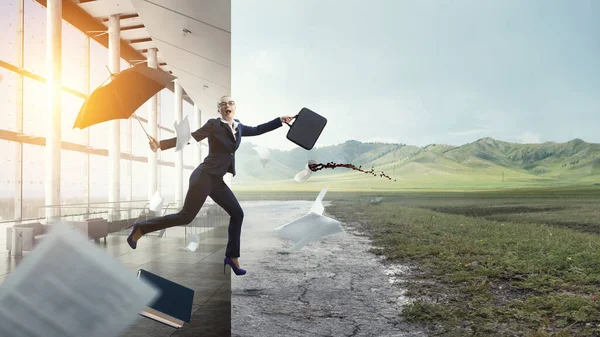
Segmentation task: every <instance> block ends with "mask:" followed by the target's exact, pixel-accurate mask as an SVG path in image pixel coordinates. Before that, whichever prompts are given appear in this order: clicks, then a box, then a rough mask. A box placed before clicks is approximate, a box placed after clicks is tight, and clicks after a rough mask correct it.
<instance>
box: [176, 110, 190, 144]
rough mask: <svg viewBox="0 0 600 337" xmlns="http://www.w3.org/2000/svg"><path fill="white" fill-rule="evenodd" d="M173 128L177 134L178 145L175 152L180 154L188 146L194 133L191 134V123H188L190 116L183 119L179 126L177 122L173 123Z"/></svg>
mask: <svg viewBox="0 0 600 337" xmlns="http://www.w3.org/2000/svg"><path fill="white" fill-rule="evenodd" d="M173 127H174V128H175V134H176V135H177V143H176V145H175V152H179V151H181V150H183V148H184V147H185V146H186V145H187V143H188V142H189V141H190V139H191V138H192V133H191V132H190V122H189V121H188V116H185V117H183V119H182V120H181V123H179V124H177V121H176V122H175V123H173Z"/></svg>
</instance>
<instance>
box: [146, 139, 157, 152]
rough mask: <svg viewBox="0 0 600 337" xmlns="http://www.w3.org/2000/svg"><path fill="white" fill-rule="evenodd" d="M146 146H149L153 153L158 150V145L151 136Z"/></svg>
mask: <svg viewBox="0 0 600 337" xmlns="http://www.w3.org/2000/svg"><path fill="white" fill-rule="evenodd" d="M148 144H150V149H151V150H152V151H154V152H156V150H158V149H160V143H159V142H158V141H157V140H156V139H155V138H153V137H152V136H150V141H149V142H148Z"/></svg>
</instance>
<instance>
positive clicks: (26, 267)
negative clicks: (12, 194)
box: [0, 222, 160, 337]
mask: <svg viewBox="0 0 600 337" xmlns="http://www.w3.org/2000/svg"><path fill="white" fill-rule="evenodd" d="M52 227H53V228H52V229H51V230H50V232H49V233H48V235H47V236H46V237H45V238H44V239H43V240H42V241H41V242H40V244H39V245H38V246H37V247H36V248H35V249H34V250H33V251H32V252H31V253H30V255H28V256H26V257H25V258H24V259H23V261H22V262H21V263H20V264H19V266H18V267H17V269H16V270H15V271H14V272H13V273H11V274H10V275H9V276H8V277H7V278H6V280H5V281H4V283H2V285H0V336H11V337H26V336H27V337H81V336H87V337H117V336H120V335H121V334H122V333H123V332H124V331H125V329H127V328H128V327H129V326H130V325H132V324H134V323H135V321H136V320H137V319H138V317H139V316H138V314H139V312H140V311H141V310H142V309H143V308H144V307H145V306H146V305H147V304H148V303H151V302H152V301H154V299H156V298H157V297H158V295H159V294H160V291H159V290H158V289H157V288H156V287H154V286H152V285H151V284H150V283H148V282H145V281H143V280H138V279H137V278H136V275H135V273H134V272H133V271H131V270H130V269H129V268H127V267H126V266H124V265H123V264H122V263H121V262H120V261H118V260H117V259H115V258H113V257H111V256H110V255H108V254H107V253H106V252H105V251H104V250H103V249H102V248H99V247H97V246H96V245H94V244H93V243H91V242H90V241H89V240H88V238H87V237H85V236H84V235H83V234H81V233H80V232H79V231H78V230H76V229H73V228H72V227H71V226H69V224H68V223H63V222H60V223H55V224H53V225H52Z"/></svg>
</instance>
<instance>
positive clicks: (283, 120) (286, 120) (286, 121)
mask: <svg viewBox="0 0 600 337" xmlns="http://www.w3.org/2000/svg"><path fill="white" fill-rule="evenodd" d="M294 118H295V117H291V116H282V117H279V119H280V120H281V123H285V124H288V123H289V122H291V121H292V119H294Z"/></svg>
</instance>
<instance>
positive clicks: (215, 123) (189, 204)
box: [136, 118, 282, 258]
mask: <svg viewBox="0 0 600 337" xmlns="http://www.w3.org/2000/svg"><path fill="white" fill-rule="evenodd" d="M235 122H237V127H236V129H235V131H236V134H234V133H233V132H232V129H231V127H230V126H229V124H227V123H225V122H223V121H222V120H221V119H220V118H213V119H210V120H208V121H207V122H206V124H204V126H202V127H201V128H200V129H198V130H196V131H194V132H193V133H192V137H194V139H195V140H196V141H201V140H203V139H205V138H208V146H209V153H208V156H206V158H205V159H204V161H203V162H202V163H201V164H200V165H198V167H197V168H196V169H195V170H194V171H193V172H192V174H191V175H190V184H189V188H188V192H187V195H186V197H185V201H184V204H183V207H182V209H181V211H180V212H179V213H176V214H169V215H165V216H162V217H158V218H153V219H149V220H146V221H142V222H140V223H137V224H136V225H137V226H138V228H139V229H140V231H141V233H142V234H147V233H150V232H154V231H157V230H162V229H165V228H169V227H173V226H181V225H187V224H189V223H190V222H192V220H194V218H195V217H196V215H197V214H198V212H199V211H200V208H201V207H202V205H203V204H204V202H205V201H206V198H207V197H208V196H210V197H211V199H212V200H214V202H215V203H216V204H218V205H219V206H221V207H222V208H223V209H224V210H225V211H226V212H227V213H228V214H229V216H230V220H229V240H228V242H227V249H226V251H225V256H226V257H228V258H238V257H239V256H240V235H241V230H242V222H243V219H244V212H243V210H242V208H241V207H240V204H239V202H238V201H237V199H236V197H235V195H234V194H233V192H232V191H231V189H230V188H229V187H228V186H227V185H226V184H225V182H224V181H223V176H224V175H225V173H227V172H230V173H231V174H233V175H234V176H235V151H236V150H237V149H238V148H239V146H240V142H241V140H242V137H243V136H245V137H250V136H258V135H261V134H263V133H266V132H269V131H273V130H275V129H277V128H279V127H281V126H282V123H281V119H280V118H276V119H273V120H272V121H270V122H267V123H264V124H261V125H258V126H255V127H253V126H246V125H243V124H242V123H240V122H239V120H235ZM176 143H177V138H171V139H166V140H161V141H160V149H161V150H167V149H170V148H173V147H175V145H176Z"/></svg>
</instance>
